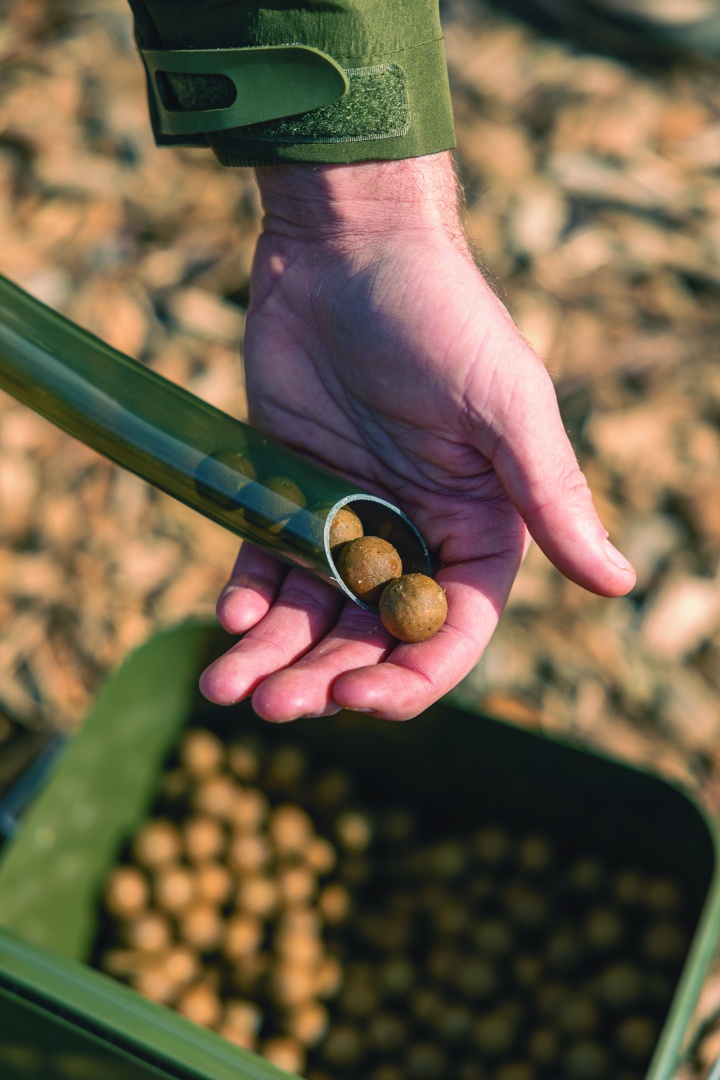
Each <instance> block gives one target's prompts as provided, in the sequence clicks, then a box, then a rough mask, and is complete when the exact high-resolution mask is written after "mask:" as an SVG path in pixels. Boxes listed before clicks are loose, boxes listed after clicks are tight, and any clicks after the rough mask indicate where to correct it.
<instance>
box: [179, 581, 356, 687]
mask: <svg viewBox="0 0 720 1080" xmlns="http://www.w3.org/2000/svg"><path fill="white" fill-rule="evenodd" d="M343 599H344V598H343V596H342V593H340V592H339V591H338V590H337V589H334V588H333V587H332V586H331V585H326V584H325V583H324V582H322V581H318V580H317V579H316V578H312V577H310V575H309V574H305V573H303V572H302V571H301V570H291V571H290V573H289V574H288V575H287V577H286V578H285V581H284V582H283V584H282V587H281V589H280V592H279V593H278V597H277V599H276V601H275V603H274V604H273V605H272V607H271V608H270V610H269V612H268V613H267V615H266V616H265V617H264V618H263V619H261V620H260V622H259V623H258V624H257V625H256V626H254V627H253V629H252V630H250V631H249V632H248V633H247V634H246V635H245V637H244V638H243V639H242V641H239V642H238V643H237V645H234V646H233V647H232V648H231V649H230V650H229V651H228V652H226V653H225V654H224V656H221V657H219V659H217V660H215V661H214V663H212V664H211V665H210V666H209V667H208V668H206V669H205V671H204V672H203V674H202V676H201V677H200V690H201V691H202V693H203V694H204V695H205V697H206V698H208V700H209V701H213V702H215V704H217V705H234V704H235V703H236V702H238V701H241V700H242V699H243V698H245V697H247V696H248V694H251V693H252V692H253V690H254V689H255V687H256V686H257V685H258V684H259V683H260V682H262V680H263V679H266V678H267V677H268V675H271V674H272V673H273V672H274V671H278V670H280V669H281V668H284V667H287V665H288V664H292V663H293V661H294V660H297V659H299V657H301V656H302V655H303V654H304V653H306V652H307V651H308V649H311V648H312V646H313V645H315V644H316V642H318V641H319V640H321V638H323V637H324V636H325V634H326V633H327V632H328V630H330V629H331V628H332V626H334V624H335V622H336V620H337V616H338V611H339V610H340V607H341V605H342V603H343Z"/></svg>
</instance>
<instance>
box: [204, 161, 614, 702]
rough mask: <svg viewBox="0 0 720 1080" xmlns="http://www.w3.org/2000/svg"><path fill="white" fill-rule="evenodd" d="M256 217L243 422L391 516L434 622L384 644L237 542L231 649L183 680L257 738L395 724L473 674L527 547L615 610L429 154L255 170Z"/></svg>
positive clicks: (532, 379) (583, 518)
mask: <svg viewBox="0 0 720 1080" xmlns="http://www.w3.org/2000/svg"><path fill="white" fill-rule="evenodd" d="M258 179H259V183H260V188H261V193H262V196H263V205H264V208H265V213H266V217H265V221H264V229H263V233H262V235H261V237H260V240H259V242H258V247H257V251H256V255H255V261H254V265H253V275H252V282H251V303H250V308H249V311H248V318H247V327H246V334H245V343H244V357H245V371H246V383H247V392H248V401H249V408H250V423H251V424H253V426H255V427H257V428H259V429H260V430H262V431H263V432H265V433H266V434H268V435H272V436H274V437H275V438H277V439H279V440H280V441H282V442H283V443H285V444H286V445H287V446H290V447H292V448H293V449H294V450H297V451H298V452H300V453H301V454H303V455H305V456H307V457H309V458H311V459H312V460H314V461H316V462H318V463H319V464H321V465H324V466H326V467H328V468H330V469H332V470H333V471H335V472H338V473H341V474H343V475H344V476H346V477H347V478H348V479H350V480H351V481H353V482H355V483H357V484H359V485H360V486H362V487H364V488H365V489H366V490H368V491H371V492H374V493H376V494H379V495H382V496H384V497H385V498H387V499H389V500H391V501H392V502H394V503H395V504H396V505H398V506H400V507H401V508H402V509H403V510H404V511H405V513H407V514H408V516H409V517H410V518H411V519H412V521H414V522H415V524H416V525H417V527H418V528H419V529H420V531H421V532H422V533H423V535H424V537H425V539H426V541H427V543H428V546H429V548H430V550H431V551H433V552H434V553H435V554H436V555H437V556H438V558H439V560H440V563H441V564H442V566H441V569H440V570H439V572H438V574H437V575H436V577H437V580H438V581H439V582H440V584H441V585H442V586H443V588H444V589H445V592H446V595H447V600H448V618H447V622H446V623H445V625H444V626H443V628H442V629H441V630H440V631H439V632H438V633H437V634H436V635H435V636H434V637H432V638H430V639H429V640H428V641H425V642H421V643H417V644H412V645H408V644H402V643H398V642H396V641H395V640H394V639H393V638H391V637H390V635H389V634H388V633H387V632H386V631H385V630H384V628H383V627H382V625H381V623H380V620H379V618H377V617H376V616H374V615H372V614H371V613H369V612H367V611H364V610H363V609H362V608H360V607H359V606H358V605H356V604H354V603H353V602H352V601H348V600H347V599H346V597H345V596H344V595H343V594H342V593H340V592H339V591H338V590H335V589H333V588H332V587H331V586H330V585H326V584H324V583H323V582H321V581H318V580H316V579H314V578H312V577H310V576H309V575H307V574H304V573H303V572H302V571H299V570H288V568H287V567H286V566H285V565H284V564H282V563H280V562H278V561H277V560H275V559H274V558H272V557H271V556H270V555H268V554H265V553H264V552H261V551H259V550H258V549H256V548H254V547H252V545H250V544H248V543H245V544H243V546H242V548H241V550H240V555H239V557H238V560H237V563H236V565H235V568H234V571H233V575H232V577H231V579H230V581H229V582H228V584H227V586H226V587H225V589H224V591H223V593H222V595H221V597H220V599H219V601H218V617H219V619H220V622H221V623H222V625H223V626H224V627H225V629H226V630H228V631H230V632H231V633H234V634H244V636H243V637H242V639H241V640H240V641H239V642H238V644H236V645H235V646H234V647H233V648H231V649H230V651H229V652H227V653H226V654H225V655H224V656H222V657H220V658H219V659H218V660H216V661H215V662H214V663H213V664H212V665H211V666H210V667H209V668H208V669H207V670H206V671H205V673H204V674H203V677H202V680H201V689H202V691H203V693H204V694H205V696H206V697H208V698H209V699H210V700H211V701H215V702H217V703H219V704H225V705H228V704H232V703H234V702H237V701H239V700H241V699H242V698H244V697H247V696H248V695H250V694H252V703H253V707H254V708H255V710H256V711H257V712H258V713H259V714H260V715H261V716H263V717H265V718H266V719H268V720H274V721H284V720H292V719H295V718H297V717H300V716H306V715H329V714H331V713H333V712H337V711H338V710H339V709H340V708H342V707H346V708H350V709H356V710H360V711H364V712H372V713H375V714H376V715H378V716H381V717H385V718H387V719H395V720H402V719H407V718H409V717H411V716H414V715H416V714H417V713H419V712H421V711H422V710H423V709H425V708H427V707H428V706H429V705H430V704H431V703H432V702H433V701H435V700H436V699H437V698H439V697H440V696H441V695H442V694H444V693H446V692H447V691H448V690H450V689H451V688H452V687H453V686H455V685H456V684H457V683H458V682H459V680H460V679H462V678H463V677H464V676H465V675H466V674H467V672H468V671H469V670H470V669H471V668H472V667H473V665H474V664H476V663H477V661H478V660H479V658H480V656H481V655H482V653H483V650H484V648H485V646H486V645H487V642H488V641H489V639H490V637H491V635H492V633H493V630H494V629H495V626H496V624H497V621H498V618H499V616H500V613H501V612H502V609H503V607H504V605H505V602H506V600H507V597H508V593H509V591H510V588H511V585H512V583H513V580H514V578H515V575H516V574H517V571H518V568H519V566H520V563H521V561H522V557H523V554H524V552H525V550H526V549H527V546H528V543H529V536H532V537H533V538H534V539H535V540H536V541H537V543H538V544H539V546H540V547H541V548H542V550H543V551H544V552H545V554H546V555H547V556H548V558H550V559H551V560H552V562H553V563H554V564H555V566H557V567H558V569H559V570H560V571H561V572H562V573H563V574H565V575H566V576H567V577H568V578H570V579H571V580H573V581H575V582H577V583H578V584H579V585H581V586H583V587H584V588H586V589H589V590H591V591H592V592H596V593H599V594H601V595H603V596H621V595H623V594H625V593H626V592H628V591H629V590H630V589H631V588H632V586H633V584H634V581H635V575H634V571H633V570H632V567H631V566H630V565H629V564H628V563H627V562H626V560H625V559H624V558H623V557H622V556H621V555H620V554H619V553H618V552H617V551H616V550H615V549H614V548H613V547H612V546H611V545H610V544H609V542H608V541H607V540H606V536H607V533H606V531H605V529H604V528H603V526H602V523H601V522H600V520H599V518H598V517H597V514H596V512H595V509H594V507H593V504H592V498H591V495H590V492H589V489H588V486H587V483H586V481H585V478H584V477H583V475H582V473H581V471H580V469H579V467H578V464H577V461H576V459H575V455H574V453H573V450H572V448H571V446H570V443H569V442H568V439H567V436H566V434H565V431H564V429H563V425H562V421H561V419H560V414H559V411H558V406H557V401H556V397H555V393H554V390H553V387H552V383H551V381H550V378H549V376H548V374H547V372H546V370H545V368H544V367H543V365H542V363H541V362H540V360H539V359H538V357H537V356H536V355H535V354H534V353H533V351H532V350H531V349H530V348H529V346H528V345H527V343H526V342H525V341H524V340H523V338H522V336H521V335H520V333H519V331H518V330H517V328H516V327H515V325H514V324H513V322H512V320H511V318H510V316H509V315H508V313H507V311H506V309H505V308H504V306H503V305H502V303H501V302H500V301H499V300H498V299H497V297H496V296H495V294H494V293H493V292H492V290H491V289H490V288H489V286H488V285H487V284H486V282H485V281H484V279H483V277H482V275H481V274H480V273H479V271H478V270H477V268H476V267H475V265H474V263H473V261H472V257H471V254H470V252H469V249H468V246H467V243H466V241H465V238H464V235H463V231H462V226H461V223H460V219H459V214H458V209H457V193H456V181H455V177H454V173H453V168H452V161H451V158H450V155H449V154H437V155H433V156H432V157H426V158H418V159H414V160H404V161H398V162H365V163H362V164H359V165H321V166H314V167H313V166H308V165H297V166H278V167H274V168H266V169H260V170H258Z"/></svg>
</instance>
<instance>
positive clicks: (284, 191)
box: [256, 152, 462, 241]
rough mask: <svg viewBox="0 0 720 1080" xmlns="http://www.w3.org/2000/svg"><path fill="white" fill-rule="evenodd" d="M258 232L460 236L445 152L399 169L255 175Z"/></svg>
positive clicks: (384, 164) (393, 165) (389, 164)
mask: <svg viewBox="0 0 720 1080" xmlns="http://www.w3.org/2000/svg"><path fill="white" fill-rule="evenodd" d="M256 176H257V181H258V185H259V187H260V195H261V199H262V204H263V210H264V212H265V219H264V229H265V231H266V232H272V233H279V234H283V235H287V236H290V237H292V238H293V239H305V240H319V241H322V240H324V239H330V240H332V239H333V238H336V237H348V236H352V235H357V236H358V237H360V238H363V237H373V236H381V235H382V236H387V235H388V234H393V233H400V234H407V233H418V232H427V231H440V232H445V233H447V234H450V235H453V236H455V235H457V234H458V233H459V234H460V235H461V234H462V226H461V224H460V217H459V199H458V192H459V186H458V182H457V178H456V176H455V171H454V168H453V161H452V156H451V154H450V153H449V152H443V153H439V154H432V155H428V156H425V157H418V158H406V159H402V160H400V161H363V162H357V163H353V164H322V165H310V164H293V165H277V166H270V167H263V168H258V169H257V170H256Z"/></svg>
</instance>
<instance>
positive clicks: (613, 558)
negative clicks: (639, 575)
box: [605, 540, 635, 574]
mask: <svg viewBox="0 0 720 1080" xmlns="http://www.w3.org/2000/svg"><path fill="white" fill-rule="evenodd" d="M605 554H606V555H607V557H608V559H609V560H610V562H611V563H612V564H613V566H615V567H617V569H618V570H623V571H624V572H625V573H626V574H634V573H635V567H634V566H633V564H632V563H631V562H628V560H627V559H626V558H625V556H624V555H623V554H622V553H621V552H619V551H618V549H617V548H616V547H615V546H614V545H613V544H611V543H610V541H609V540H606V541H605Z"/></svg>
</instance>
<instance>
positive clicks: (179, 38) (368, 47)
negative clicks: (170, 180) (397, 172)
mask: <svg viewBox="0 0 720 1080" xmlns="http://www.w3.org/2000/svg"><path fill="white" fill-rule="evenodd" d="M130 5H131V7H132V9H133V14H134V17H135V37H136V40H137V43H138V47H139V49H140V53H141V55H142V57H143V60H144V62H145V68H146V74H147V78H148V96H149V102H150V114H151V119H152V123H153V130H154V133H155V139H156V141H157V143H158V145H173V144H180V145H193V146H207V145H209V146H210V147H212V149H213V151H214V152H215V154H216V156H217V158H218V160H219V161H220V163H221V164H222V165H229V166H236V165H271V164H279V163H282V162H292V161H304V162H350V161H368V160H390V159H397V158H407V157H418V156H420V155H423V154H433V153H437V152H439V151H440V150H446V149H449V148H450V147H452V146H454V132H453V124H452V113H451V107H450V94H449V89H448V79H447V68H446V64H445V53H444V48H443V41H442V33H441V30H440V20H439V14H438V0H305V2H303V0H130ZM268 114H269V118H268ZM230 125H233V126H230ZM235 125H236V126H235Z"/></svg>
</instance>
